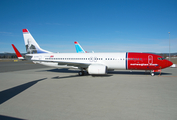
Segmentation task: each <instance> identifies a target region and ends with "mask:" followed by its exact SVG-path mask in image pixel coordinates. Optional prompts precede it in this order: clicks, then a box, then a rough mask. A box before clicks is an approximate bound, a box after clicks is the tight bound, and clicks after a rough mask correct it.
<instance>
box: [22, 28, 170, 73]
mask: <svg viewBox="0 0 177 120" xmlns="http://www.w3.org/2000/svg"><path fill="white" fill-rule="evenodd" d="M22 31H23V37H24V41H25V46H26V51H27V53H28V54H26V58H27V59H29V60H32V61H36V62H38V63H51V62H52V63H55V64H57V65H58V66H61V67H62V66H64V67H72V68H77V69H80V70H81V71H79V75H84V73H85V72H84V71H87V72H88V73H89V74H98V75H101V74H107V71H108V70H110V69H111V70H146V71H147V70H149V71H150V73H151V75H152V76H153V75H154V72H156V71H160V70H161V69H164V68H166V67H169V66H171V65H172V64H173V63H172V62H170V61H168V60H166V59H164V58H162V57H161V56H159V55H156V54H151V53H135V52H121V53H87V54H85V53H51V52H49V51H46V50H43V49H41V48H40V47H39V46H38V45H37V43H36V42H35V40H34V38H33V37H32V36H31V34H30V33H29V31H28V30H27V29H23V30H22ZM33 53H38V54H33Z"/></svg>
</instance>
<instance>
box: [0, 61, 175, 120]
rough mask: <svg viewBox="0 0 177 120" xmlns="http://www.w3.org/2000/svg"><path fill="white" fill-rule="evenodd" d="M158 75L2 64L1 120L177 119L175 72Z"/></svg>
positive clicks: (168, 71) (0, 85) (164, 71)
mask: <svg viewBox="0 0 177 120" xmlns="http://www.w3.org/2000/svg"><path fill="white" fill-rule="evenodd" d="M6 66H7V67H6ZM11 67H13V68H11ZM158 74H159V73H156V74H155V76H154V77H152V76H150V74H149V73H145V72H144V71H132V72H130V71H120V70H118V71H114V72H109V73H108V74H107V75H103V76H91V75H85V76H78V70H68V69H55V68H49V67H45V66H41V65H35V64H32V63H28V62H24V61H22V62H17V63H16V62H6V63H4V62H3V64H1V62H0V119H12V120H23V119H28V120H90V119H91V120H108V119H109V120H118V119H119V120H167V119H168V120H176V119H177V115H176V113H177V69H176V68H167V69H164V70H162V73H161V75H160V76H158Z"/></svg>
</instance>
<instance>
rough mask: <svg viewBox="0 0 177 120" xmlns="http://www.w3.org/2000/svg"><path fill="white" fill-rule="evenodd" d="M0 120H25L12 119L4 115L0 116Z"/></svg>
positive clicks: (19, 119)
mask: <svg viewBox="0 0 177 120" xmlns="http://www.w3.org/2000/svg"><path fill="white" fill-rule="evenodd" d="M0 120H25V119H21V118H14V117H10V116H5V115H0Z"/></svg>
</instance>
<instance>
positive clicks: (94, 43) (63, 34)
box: [0, 0, 177, 53]
mask: <svg viewBox="0 0 177 120" xmlns="http://www.w3.org/2000/svg"><path fill="white" fill-rule="evenodd" d="M0 16H1V17H0V53H2V52H14V51H13V49H12V47H11V44H15V46H16V47H17V48H18V49H19V51H20V52H22V53H25V52H26V51H25V45H24V41H23V35H22V29H24V28H27V29H28V30H29V31H30V33H31V34H32V36H33V37H34V39H35V40H36V41H37V42H38V44H39V45H40V47H41V48H43V49H45V50H48V51H52V52H75V47H74V41H78V42H79V43H80V44H81V46H82V47H83V48H84V49H85V50H86V51H88V52H91V51H95V52H125V51H126V52H156V53H162V52H167V53H168V52H169V34H168V32H170V42H171V48H170V51H171V52H177V0H1V1H0Z"/></svg>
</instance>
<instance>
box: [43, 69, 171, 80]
mask: <svg viewBox="0 0 177 120" xmlns="http://www.w3.org/2000/svg"><path fill="white" fill-rule="evenodd" d="M45 71H49V72H61V73H78V72H79V70H70V69H49V70H45ZM114 74H120V75H150V73H149V72H145V71H132V72H130V71H108V74H106V75H92V76H93V77H110V76H112V75H114ZM159 74H160V73H159V72H155V73H154V75H159ZM86 75H87V74H86ZM161 75H172V74H171V73H165V72H162V73H161ZM84 76H85V75H84ZM69 77H78V75H71V76H68V78H69ZM58 78H59V77H58ZM66 78H67V77H66ZM54 79H57V77H56V78H55V77H54Z"/></svg>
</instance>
